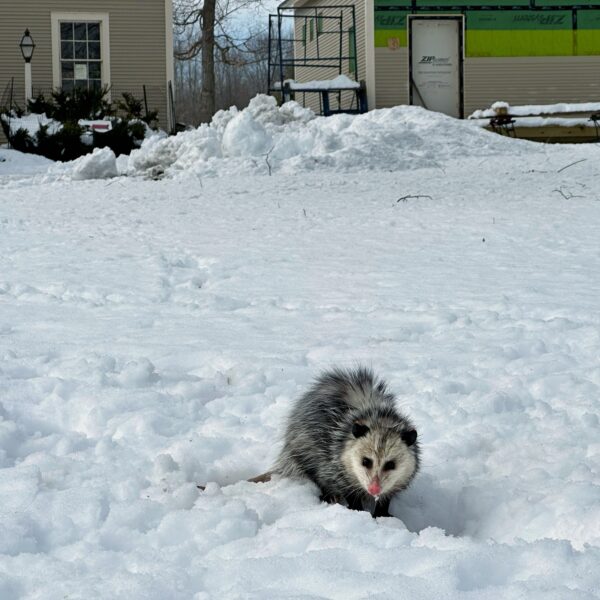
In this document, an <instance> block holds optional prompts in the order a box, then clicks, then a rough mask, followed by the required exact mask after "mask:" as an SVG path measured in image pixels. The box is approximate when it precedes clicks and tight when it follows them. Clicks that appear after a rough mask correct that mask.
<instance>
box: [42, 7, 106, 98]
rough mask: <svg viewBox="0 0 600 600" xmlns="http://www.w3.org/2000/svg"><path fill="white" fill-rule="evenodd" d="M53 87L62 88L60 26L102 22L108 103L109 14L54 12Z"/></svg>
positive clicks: (102, 44) (103, 57) (103, 71)
mask: <svg viewBox="0 0 600 600" xmlns="http://www.w3.org/2000/svg"><path fill="white" fill-rule="evenodd" d="M50 19H51V22H52V85H53V87H54V88H55V89H58V88H60V87H61V85H62V82H61V78H60V74H61V71H60V24H61V22H62V21H68V22H72V21H99V22H100V64H101V73H100V79H101V81H102V85H103V86H109V91H108V97H107V99H108V101H109V102H110V101H111V96H110V32H109V18H108V13H90V12H52V13H50Z"/></svg>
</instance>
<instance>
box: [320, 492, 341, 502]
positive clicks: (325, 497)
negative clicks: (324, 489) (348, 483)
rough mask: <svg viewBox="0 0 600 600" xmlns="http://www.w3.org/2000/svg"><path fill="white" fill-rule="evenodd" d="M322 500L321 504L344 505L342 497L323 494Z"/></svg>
mask: <svg viewBox="0 0 600 600" xmlns="http://www.w3.org/2000/svg"><path fill="white" fill-rule="evenodd" d="M320 500H321V502H327V504H341V503H342V498H341V496H336V495H335V494H321V497H320Z"/></svg>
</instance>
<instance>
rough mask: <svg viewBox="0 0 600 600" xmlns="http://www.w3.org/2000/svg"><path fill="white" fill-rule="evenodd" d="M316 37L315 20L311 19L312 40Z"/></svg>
mask: <svg viewBox="0 0 600 600" xmlns="http://www.w3.org/2000/svg"><path fill="white" fill-rule="evenodd" d="M314 39H315V21H314V19H311V20H310V41H311V42H312V41H313V40H314Z"/></svg>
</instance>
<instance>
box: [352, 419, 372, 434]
mask: <svg viewBox="0 0 600 600" xmlns="http://www.w3.org/2000/svg"><path fill="white" fill-rule="evenodd" d="M367 433H369V428H368V426H367V425H364V424H363V423H354V425H352V435H353V436H354V437H355V438H359V437H363V436H365V435H367Z"/></svg>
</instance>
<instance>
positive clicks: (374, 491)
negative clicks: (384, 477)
mask: <svg viewBox="0 0 600 600" xmlns="http://www.w3.org/2000/svg"><path fill="white" fill-rule="evenodd" d="M367 492H369V494H371V496H379V494H381V484H380V483H379V479H377V478H375V479H373V481H371V483H370V484H369V487H368V488H367Z"/></svg>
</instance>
